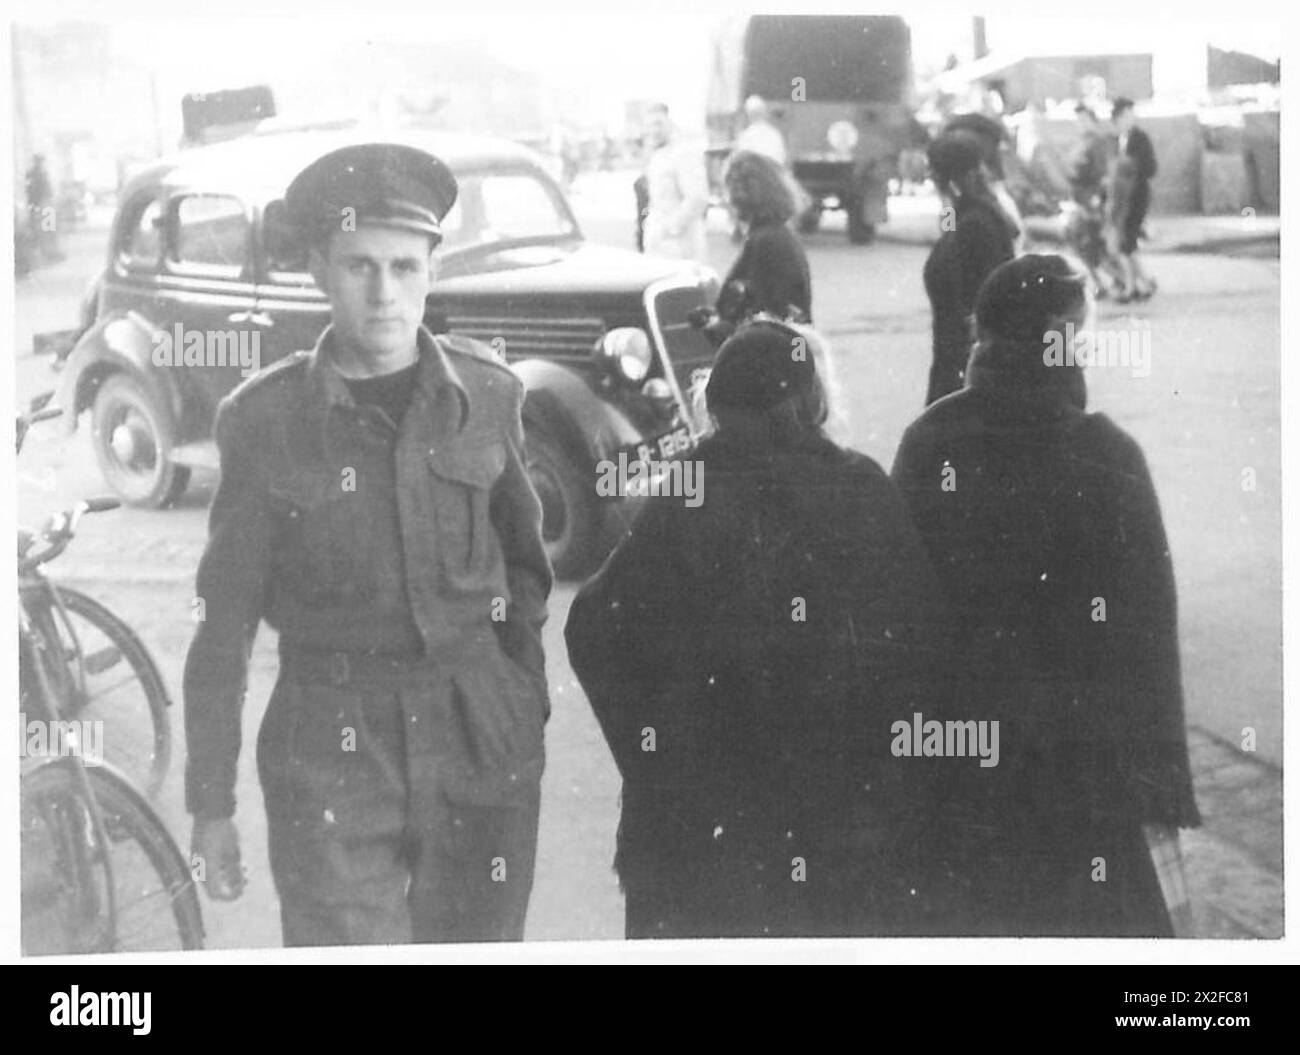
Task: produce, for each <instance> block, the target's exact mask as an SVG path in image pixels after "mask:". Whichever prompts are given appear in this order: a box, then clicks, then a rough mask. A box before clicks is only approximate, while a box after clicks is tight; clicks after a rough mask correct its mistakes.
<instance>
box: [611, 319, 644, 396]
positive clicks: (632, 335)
mask: <svg viewBox="0 0 1300 1055" xmlns="http://www.w3.org/2000/svg"><path fill="white" fill-rule="evenodd" d="M600 354H601V355H603V356H604V357H605V358H606V359H608V360H610V361H611V362H612V363H613V364H614V368H615V369H616V370H617V371H618V373H619V376H620V377H622V378H623V379H624V380H625V381H630V382H632V383H634V384H635V383H636V382H638V381H640V380H642V379H643V378H644V377H645V375H646V374H648V373H649V372H650V356H651V353H650V337H649V336H648V335H647V334H646V332H645V330H640V329H637V328H636V327H635V326H619V327H618V328H616V329H613V330H610V331H609V332H608V333H607V334H605V336H604V337H602V338H601V339H600Z"/></svg>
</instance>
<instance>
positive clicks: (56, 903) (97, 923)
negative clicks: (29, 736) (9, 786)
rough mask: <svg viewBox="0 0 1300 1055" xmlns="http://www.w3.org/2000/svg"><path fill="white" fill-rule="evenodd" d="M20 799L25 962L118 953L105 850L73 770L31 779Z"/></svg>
mask: <svg viewBox="0 0 1300 1055" xmlns="http://www.w3.org/2000/svg"><path fill="white" fill-rule="evenodd" d="M20 798H21V805H20V829H19V830H20V834H21V840H20V850H19V871H20V874H21V885H20V896H21V901H22V951H23V955H24V956H44V955H55V954H69V953H94V952H110V951H112V945H113V938H112V935H113V930H114V912H113V880H112V874H111V869H110V867H109V861H108V854H107V852H106V851H107V847H106V846H105V845H104V841H103V840H102V839H101V838H100V836H99V833H98V832H97V830H96V826H95V820H94V814H93V812H92V811H91V809H90V805H89V802H88V800H87V797H86V794H85V792H84V790H83V786H82V784H81V783H80V782H79V781H78V779H77V776H76V773H75V771H74V770H73V769H72V767H71V764H66V765H65V764H59V763H53V764H49V765H43V766H40V767H39V768H37V769H34V770H32V771H31V772H30V773H27V774H25V775H24V776H23V778H22V783H21V791H20Z"/></svg>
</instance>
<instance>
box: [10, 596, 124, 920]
mask: <svg viewBox="0 0 1300 1055" xmlns="http://www.w3.org/2000/svg"><path fill="white" fill-rule="evenodd" d="M18 649H19V653H18V655H19V660H18V669H19V675H20V682H21V680H22V674H23V673H24V668H25V670H26V673H27V674H28V676H29V677H30V679H31V682H32V685H31V686H30V687H31V688H33V689H34V690H35V691H34V692H29V693H28V702H29V703H30V704H34V705H35V707H36V708H37V710H36V713H37V714H38V715H39V718H40V720H41V721H44V722H56V721H61V719H60V718H59V715H58V708H57V707H56V706H55V705H54V693H53V690H52V689H51V687H50V683H49V679H48V678H47V677H46V673H45V658H44V656H42V654H41V648H40V645H39V643H38V637H37V635H36V634H35V633H33V631H32V628H31V625H30V623H29V622H28V616H27V613H26V611H25V610H24V608H23V606H22V605H21V603H20V604H19V609H18ZM22 687H23V686H21V685H20V688H22ZM73 735H74V736H75V733H74V734H73ZM44 766H62V767H64V768H66V769H68V770H69V772H71V773H72V778H73V783H74V785H75V787H76V789H77V795H78V797H79V798H80V799H81V800H82V801H83V802H84V803H85V806H86V809H87V812H88V814H89V816H90V823H91V827H92V830H93V833H94V837H95V841H96V843H97V844H98V845H99V846H100V847H102V848H103V854H102V856H103V863H104V873H105V875H106V876H107V879H108V884H107V905H106V908H107V913H108V927H109V930H108V933H109V934H110V935H114V936H115V935H116V934H117V897H116V889H117V888H116V886H115V884H114V875H113V857H112V854H111V853H110V852H109V851H108V848H109V846H110V845H111V843H110V842H109V837H108V830H107V827H106V826H105V824H104V815H103V813H102V812H101V811H100V808H99V803H98V801H97V800H96V798H95V794H94V791H93V790H92V789H91V787H90V780H89V778H88V777H87V775H86V767H85V762H84V761H83V760H82V759H81V757H80V755H79V754H70V755H64V756H62V757H60V758H48V759H46V760H45V761H43V762H39V763H37V764H36V766H32V767H29V769H28V772H31V771H32V770H33V769H35V768H39V767H44Z"/></svg>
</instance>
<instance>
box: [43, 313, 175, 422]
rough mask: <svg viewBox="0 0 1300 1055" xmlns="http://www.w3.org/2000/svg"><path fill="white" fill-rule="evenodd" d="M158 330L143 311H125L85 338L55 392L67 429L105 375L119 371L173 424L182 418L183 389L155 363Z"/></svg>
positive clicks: (92, 329)
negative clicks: (146, 393)
mask: <svg viewBox="0 0 1300 1055" xmlns="http://www.w3.org/2000/svg"><path fill="white" fill-rule="evenodd" d="M155 330H156V327H155V326H154V325H153V324H152V323H150V322H149V320H148V319H146V318H145V317H144V316H143V315H141V314H139V313H138V312H134V311H126V312H114V313H112V314H110V315H106V316H104V317H103V318H101V319H99V320H98V321H97V322H96V323H95V324H94V325H93V326H91V327H90V329H89V330H87V331H86V332H85V333H84V334H83V335H82V336H81V338H80V339H79V340H78V341H77V344H76V346H75V347H74V348H73V349H72V352H71V353H70V354H69V355H68V359H67V362H66V363H65V364H64V367H63V372H62V377H61V379H60V381H59V387H58V392H57V395H56V396H55V400H56V402H57V403H58V405H59V406H60V407H62V408H63V411H64V413H63V428H64V431H65V432H67V433H71V432H73V431H75V429H76V427H77V418H78V417H79V416H80V414H81V412H82V411H83V410H86V409H87V408H88V407H90V406H91V404H92V403H94V401H95V393H96V391H97V390H98V389H99V385H100V383H101V382H102V381H103V380H104V378H106V377H108V376H109V375H110V374H114V373H119V372H122V373H127V374H130V375H131V376H132V377H134V378H135V379H136V380H137V381H139V382H140V383H141V384H142V385H143V386H144V388H145V390H146V391H147V392H148V393H149V394H150V395H151V396H152V397H153V398H154V399H155V400H156V401H157V404H158V406H159V407H161V408H162V409H163V410H164V411H165V412H166V413H167V414H169V415H170V417H171V420H172V422H177V421H181V420H182V405H181V393H180V390H179V388H178V387H177V385H176V384H175V383H174V382H173V381H171V380H170V379H169V378H168V377H167V376H166V374H165V372H164V371H161V370H159V369H158V368H157V367H155V366H154V363H153V350H154V340H153V333H154V331H155ZM179 438H180V437H177V439H178V440H179Z"/></svg>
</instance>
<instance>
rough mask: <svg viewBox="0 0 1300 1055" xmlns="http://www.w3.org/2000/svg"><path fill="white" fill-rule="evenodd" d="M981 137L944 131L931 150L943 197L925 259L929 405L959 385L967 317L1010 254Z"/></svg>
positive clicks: (1010, 230) (1010, 239)
mask: <svg viewBox="0 0 1300 1055" xmlns="http://www.w3.org/2000/svg"><path fill="white" fill-rule="evenodd" d="M983 159H984V153H983V146H982V144H981V142H980V140H979V139H978V138H977V137H976V136H974V135H973V134H972V133H970V132H965V131H956V132H948V133H945V134H944V135H942V136H940V137H939V138H938V139H936V140H935V141H934V143H933V144H931V147H930V171H931V174H932V175H933V178H934V183H935V187H936V188H937V189H938V191H939V193H940V194H941V195H942V196H943V199H944V206H945V208H944V212H943V221H942V227H943V233H942V234H940V236H939V240H938V241H937V242H936V243H935V245H934V248H933V249H931V250H930V255H929V256H928V257H927V258H926V261H925V270H924V272H923V277H924V280H925V292H926V295H927V296H928V297H929V298H930V311H931V314H932V317H933V331H932V332H933V354H934V360H933V362H932V364H931V367H930V385H929V389H928V390H927V392H926V396H925V403H926V406H929V405H930V404H931V403H933V402H934V401H935V400H937V399H941V398H943V397H944V396H946V395H947V394H948V393H949V392H955V391H957V389H959V388H961V384H962V378H963V376H964V372H965V369H966V360H967V359H968V358H969V356H970V348H971V329H970V316H971V312H972V311H974V308H975V294H976V292H977V291H978V290H979V287H980V283H982V282H983V281H984V279H985V278H987V277H988V275H989V273H990V272H992V270H993V269H994V268H995V267H997V266H998V265H999V264H1001V263H1003V262H1004V261H1006V260H1010V259H1011V258H1012V256H1014V255H1015V248H1014V240H1015V236H1016V230H1015V225H1014V223H1013V222H1012V221H1011V219H1010V218H1009V217H1008V216H1007V215H1006V213H1005V212H1003V211H1002V209H1001V208H1000V207H999V205H998V203H997V201H996V200H995V199H994V197H993V194H992V192H991V191H990V190H989V185H988V181H987V179H986V177H985V170H984V165H983Z"/></svg>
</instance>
